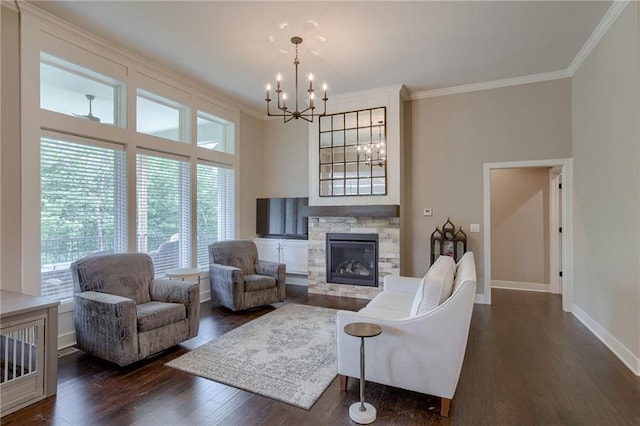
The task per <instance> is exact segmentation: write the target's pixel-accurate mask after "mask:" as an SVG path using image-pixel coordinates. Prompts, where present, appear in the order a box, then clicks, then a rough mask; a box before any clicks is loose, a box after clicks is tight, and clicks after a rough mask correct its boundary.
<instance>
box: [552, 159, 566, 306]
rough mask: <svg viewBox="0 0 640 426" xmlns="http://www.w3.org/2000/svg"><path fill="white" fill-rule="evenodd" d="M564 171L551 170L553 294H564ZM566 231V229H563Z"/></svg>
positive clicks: (557, 168) (558, 169) (556, 168)
mask: <svg viewBox="0 0 640 426" xmlns="http://www.w3.org/2000/svg"><path fill="white" fill-rule="evenodd" d="M561 185H562V169H561V168H560V167H557V166H556V167H552V168H551V169H549V291H550V292H551V293H553V294H562V287H561V286H562V277H561V276H560V272H562V260H561V259H560V255H561V251H560V250H561V247H562V235H561V233H562V231H560V228H562V227H563V224H562V217H561V216H560V214H559V213H560V212H562V189H561ZM563 231H564V229H563Z"/></svg>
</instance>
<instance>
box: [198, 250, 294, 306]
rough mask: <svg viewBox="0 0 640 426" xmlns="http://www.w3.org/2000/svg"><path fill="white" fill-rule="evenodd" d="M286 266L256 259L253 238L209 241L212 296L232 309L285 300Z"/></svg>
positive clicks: (256, 251) (256, 254) (256, 253)
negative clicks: (248, 239)
mask: <svg viewBox="0 0 640 426" xmlns="http://www.w3.org/2000/svg"><path fill="white" fill-rule="evenodd" d="M285 275H286V266H285V265H284V264H283V263H276V262H269V261H266V260H258V249H257V248H256V245H255V244H254V243H253V241H219V242H217V243H213V244H210V245H209V284H210V285H211V299H213V300H214V301H216V302H218V303H219V304H221V305H223V306H226V307H227V308H229V309H231V310H233V311H242V310H245V309H249V308H255V307H258V306H264V305H269V304H271V303H277V302H283V301H284V288H285V287H284V284H285Z"/></svg>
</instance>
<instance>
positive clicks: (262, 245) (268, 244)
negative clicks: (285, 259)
mask: <svg viewBox="0 0 640 426" xmlns="http://www.w3.org/2000/svg"><path fill="white" fill-rule="evenodd" d="M282 241H283V240H278V239H271V238H254V239H253V242H254V243H255V245H256V247H257V248H258V259H260V260H268V261H270V262H278V263H280V262H282V261H281V260H280V245H281V244H282Z"/></svg>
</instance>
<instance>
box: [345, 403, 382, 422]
mask: <svg viewBox="0 0 640 426" xmlns="http://www.w3.org/2000/svg"><path fill="white" fill-rule="evenodd" d="M361 406H362V403H360V402H354V403H353V404H351V407H349V417H351V420H353V421H354V422H356V423H359V424H361V425H368V424H369V423H373V422H374V421H375V420H376V409H375V407H374V406H373V405H371V404H369V403H368V402H365V403H364V408H365V410H364V411H360V407H361Z"/></svg>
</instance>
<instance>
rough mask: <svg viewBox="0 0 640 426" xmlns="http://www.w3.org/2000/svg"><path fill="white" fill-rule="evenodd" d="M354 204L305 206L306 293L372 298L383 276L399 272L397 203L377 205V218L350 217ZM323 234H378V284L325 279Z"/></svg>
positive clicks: (380, 285)
mask: <svg viewBox="0 0 640 426" xmlns="http://www.w3.org/2000/svg"><path fill="white" fill-rule="evenodd" d="M354 207H356V206H349V207H347V206H345V207H344V208H343V210H341V208H340V207H335V206H332V207H328V206H326V207H324V210H323V209H322V208H321V209H320V210H316V211H313V210H314V207H310V208H309V211H308V213H309V214H308V216H309V245H308V247H309V275H308V286H309V293H314V294H324V295H330V296H344V297H355V298H360V299H372V298H373V297H375V296H376V295H377V294H378V293H380V292H381V291H382V290H383V288H384V277H385V276H386V275H398V274H399V272H400V217H399V213H398V211H399V209H398V206H380V207H383V208H384V209H383V213H382V214H383V216H381V217H377V216H358V217H354V216H350V215H349V214H353V213H354V212H353V209H354ZM357 208H358V207H356V209H357ZM323 211H324V212H326V213H323ZM367 211H368V210H365V211H362V213H363V214H370V213H367ZM324 214H327V215H326V216H325V215H324ZM341 215H342V216H341ZM387 215H392V216H387ZM327 233H342V234H346V233H359V234H378V241H379V246H378V287H364V286H356V285H348V284H333V283H328V282H327V269H326V234H327Z"/></svg>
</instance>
